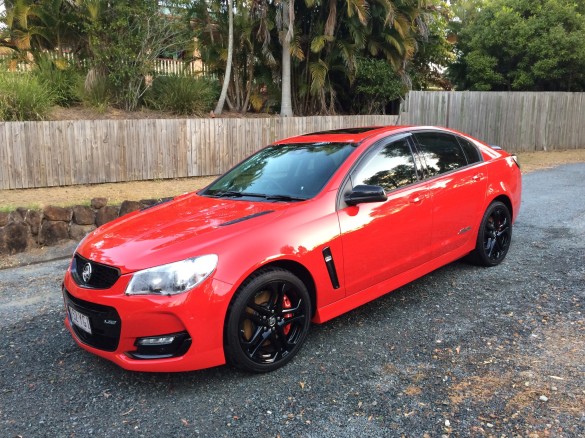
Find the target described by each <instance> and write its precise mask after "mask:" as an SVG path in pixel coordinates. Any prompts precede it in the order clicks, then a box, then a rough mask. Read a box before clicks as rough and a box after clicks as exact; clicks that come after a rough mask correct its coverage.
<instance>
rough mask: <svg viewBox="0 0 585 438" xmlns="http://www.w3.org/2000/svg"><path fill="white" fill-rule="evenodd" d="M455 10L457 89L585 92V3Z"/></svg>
mask: <svg viewBox="0 0 585 438" xmlns="http://www.w3.org/2000/svg"><path fill="white" fill-rule="evenodd" d="M454 8H455V14H456V15H459V18H457V20H456V21H455V22H454V23H452V28H453V30H454V31H455V32H456V34H457V43H456V54H457V60H456V62H454V63H453V64H452V65H451V66H450V68H449V76H450V78H451V80H452V81H453V83H454V84H455V85H456V87H457V88H458V89H470V90H513V91H583V90H585V3H583V2H575V1H572V0H487V1H483V2H481V1H477V0H467V1H459V2H456V4H455V6H454Z"/></svg>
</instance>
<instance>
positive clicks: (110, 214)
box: [95, 206, 119, 227]
mask: <svg viewBox="0 0 585 438" xmlns="http://www.w3.org/2000/svg"><path fill="white" fill-rule="evenodd" d="M118 211H119V208H118V207H113V206H105V207H103V208H100V209H99V210H98V212H97V213H96V215H95V223H96V225H97V226H98V227H101V226H102V225H103V224H105V223H107V222H110V221H113V220H114V219H116V218H117V217H118Z"/></svg>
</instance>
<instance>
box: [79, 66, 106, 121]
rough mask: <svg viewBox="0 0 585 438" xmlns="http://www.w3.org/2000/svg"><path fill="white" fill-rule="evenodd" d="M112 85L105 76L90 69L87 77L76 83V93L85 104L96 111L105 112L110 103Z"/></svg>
mask: <svg viewBox="0 0 585 438" xmlns="http://www.w3.org/2000/svg"><path fill="white" fill-rule="evenodd" d="M111 90H112V86H111V85H110V83H109V82H108V79H107V77H105V76H104V75H102V74H98V73H96V71H95V70H94V69H92V70H90V71H89V73H88V74H87V77H86V78H85V80H83V81H79V83H78V93H79V96H80V97H81V101H82V102H83V104H84V105H85V106H89V107H92V108H94V109H96V110H97V111H98V112H101V113H103V112H105V111H106V109H107V108H108V106H110V104H111V103H112V91H111Z"/></svg>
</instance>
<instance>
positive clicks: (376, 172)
mask: <svg viewBox="0 0 585 438" xmlns="http://www.w3.org/2000/svg"><path fill="white" fill-rule="evenodd" d="M416 181H417V178H416V168H415V165H414V159H413V157H412V152H411V151H410V146H409V145H408V140H407V139H401V140H396V141H394V142H392V143H389V144H387V145H385V146H383V147H382V148H381V149H380V150H379V151H378V152H376V153H375V154H372V155H371V156H370V157H368V159H367V160H366V161H365V162H364V163H362V164H361V165H360V167H359V168H358V169H357V170H356V171H355V172H354V174H353V175H352V182H353V185H354V187H355V186H357V185H360V184H368V185H373V186H382V187H383V188H384V190H386V191H390V190H394V189H397V188H399V187H403V186H405V185H408V184H411V183H413V182H416Z"/></svg>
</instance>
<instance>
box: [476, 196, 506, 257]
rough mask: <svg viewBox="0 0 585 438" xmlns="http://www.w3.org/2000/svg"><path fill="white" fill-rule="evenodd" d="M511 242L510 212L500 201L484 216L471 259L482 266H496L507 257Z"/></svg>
mask: <svg viewBox="0 0 585 438" xmlns="http://www.w3.org/2000/svg"><path fill="white" fill-rule="evenodd" d="M511 241H512V218H511V215H510V210H508V207H506V204H504V203H502V202H500V201H495V202H492V203H491V204H490V206H489V207H488V208H487V210H486V212H485V214H484V215H483V219H482V221H481V225H480V228H479V232H478V234H477V242H476V246H475V250H474V251H473V252H472V253H471V254H470V255H469V258H470V260H471V261H472V262H473V263H475V264H478V265H480V266H496V265H498V264H500V263H501V262H502V261H503V260H504V258H505V257H506V254H507V253H508V249H509V248H510V242H511Z"/></svg>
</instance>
